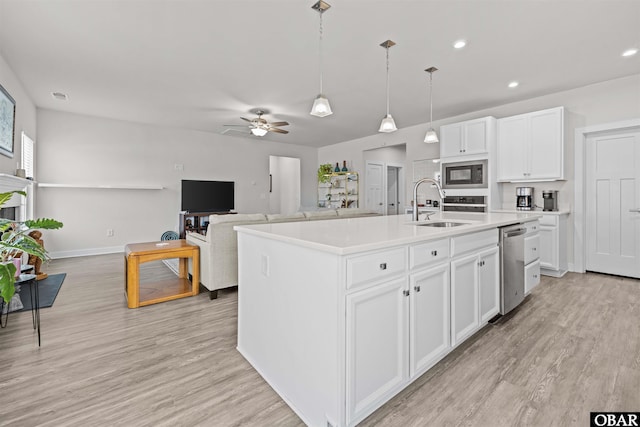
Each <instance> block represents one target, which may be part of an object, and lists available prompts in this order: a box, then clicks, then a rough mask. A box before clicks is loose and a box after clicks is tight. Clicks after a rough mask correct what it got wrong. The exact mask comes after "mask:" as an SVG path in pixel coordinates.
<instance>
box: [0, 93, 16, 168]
mask: <svg viewBox="0 0 640 427" xmlns="http://www.w3.org/2000/svg"><path fill="white" fill-rule="evenodd" d="M15 123H16V101H15V100H14V99H13V98H12V97H11V95H9V92H7V91H6V90H5V89H4V88H3V87H2V85H0V154H3V155H5V156H7V157H13V134H14V127H15Z"/></svg>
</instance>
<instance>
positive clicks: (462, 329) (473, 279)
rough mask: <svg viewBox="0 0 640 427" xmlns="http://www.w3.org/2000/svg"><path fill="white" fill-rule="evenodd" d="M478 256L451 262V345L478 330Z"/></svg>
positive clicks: (465, 257) (469, 256)
mask: <svg viewBox="0 0 640 427" xmlns="http://www.w3.org/2000/svg"><path fill="white" fill-rule="evenodd" d="M479 308H480V307H479V303H478V255H476V254H472V255H468V256H463V257H460V258H457V259H454V260H453V261H451V345H453V346H456V345H457V344H458V343H459V342H461V341H462V340H464V339H465V338H466V337H468V336H469V335H471V333H473V331H475V330H476V329H478V325H479V324H480V317H479V316H478V310H479Z"/></svg>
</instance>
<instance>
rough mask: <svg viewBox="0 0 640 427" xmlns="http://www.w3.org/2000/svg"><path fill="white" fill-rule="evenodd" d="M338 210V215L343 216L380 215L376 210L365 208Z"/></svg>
mask: <svg viewBox="0 0 640 427" xmlns="http://www.w3.org/2000/svg"><path fill="white" fill-rule="evenodd" d="M337 212H338V216H341V217H353V216H374V215H380V214H379V213H378V212H376V211H372V210H370V209H364V208H348V209H337Z"/></svg>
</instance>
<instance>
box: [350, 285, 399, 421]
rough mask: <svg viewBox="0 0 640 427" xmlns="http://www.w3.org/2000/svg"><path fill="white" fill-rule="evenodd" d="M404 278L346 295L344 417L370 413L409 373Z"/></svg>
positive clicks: (351, 418)
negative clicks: (345, 408)
mask: <svg viewBox="0 0 640 427" xmlns="http://www.w3.org/2000/svg"><path fill="white" fill-rule="evenodd" d="M406 292H407V279H406V278H405V277H402V278H399V279H397V280H391V281H389V282H385V283H383V284H380V285H376V286H372V287H370V288H367V289H365V290H361V291H357V292H354V293H351V294H348V295H347V299H346V303H347V307H346V308H347V325H346V326H347V331H346V332H347V334H346V338H347V340H346V343H347V352H346V363H347V366H346V371H347V372H346V373H347V387H346V398H347V419H348V420H356V419H361V418H362V417H364V416H366V415H368V414H370V413H371V412H372V410H371V408H377V407H378V406H380V404H381V402H385V401H386V400H388V398H389V397H390V396H393V394H395V393H396V392H397V391H398V390H399V389H400V388H402V387H403V384H404V383H405V382H406V380H407V378H408V374H409V369H408V365H409V357H408V338H409V328H408V320H409V315H408V308H409V298H407V295H406Z"/></svg>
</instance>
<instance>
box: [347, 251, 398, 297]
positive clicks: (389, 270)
mask: <svg viewBox="0 0 640 427" xmlns="http://www.w3.org/2000/svg"><path fill="white" fill-rule="evenodd" d="M406 265H407V250H406V248H397V249H390V250H386V251H381V252H375V253H370V254H366V255H361V256H355V257H353V258H347V289H352V288H354V287H357V286H362V285H365V284H369V283H371V282H375V281H377V280H379V279H384V278H385V277H389V276H393V275H395V274H400V273H402V272H404V271H405V269H406Z"/></svg>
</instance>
